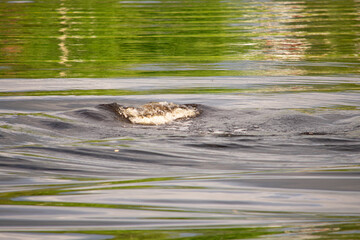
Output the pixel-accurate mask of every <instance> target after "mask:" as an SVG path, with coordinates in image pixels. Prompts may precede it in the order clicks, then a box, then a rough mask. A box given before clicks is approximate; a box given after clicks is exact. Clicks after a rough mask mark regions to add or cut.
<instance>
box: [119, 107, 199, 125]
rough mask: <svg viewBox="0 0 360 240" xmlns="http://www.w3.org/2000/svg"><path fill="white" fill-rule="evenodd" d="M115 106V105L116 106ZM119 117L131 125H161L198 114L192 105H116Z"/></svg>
mask: <svg viewBox="0 0 360 240" xmlns="http://www.w3.org/2000/svg"><path fill="white" fill-rule="evenodd" d="M116 105H117V104H116ZM116 110H117V112H118V113H119V115H120V116H121V117H123V118H125V119H127V120H129V121H130V122H131V123H134V124H142V125H161V124H167V123H171V122H172V121H174V120H178V119H188V118H193V117H196V116H198V115H199V114H200V111H199V109H198V108H197V107H196V105H194V104H184V105H179V104H175V103H168V102H150V103H147V104H144V105H142V106H139V107H125V106H121V105H117V109H116Z"/></svg>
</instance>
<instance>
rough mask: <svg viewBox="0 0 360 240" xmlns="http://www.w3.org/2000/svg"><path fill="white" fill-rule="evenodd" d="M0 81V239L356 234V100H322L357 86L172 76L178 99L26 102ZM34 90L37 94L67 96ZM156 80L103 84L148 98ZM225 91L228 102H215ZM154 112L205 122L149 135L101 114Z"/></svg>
mask: <svg viewBox="0 0 360 240" xmlns="http://www.w3.org/2000/svg"><path fill="white" fill-rule="evenodd" d="M1 81H2V83H3V84H2V86H4V87H6V88H7V90H8V91H7V96H3V97H2V98H1V99H0V101H1V104H0V105H1V109H0V112H1V113H0V123H1V125H0V127H1V128H0V134H1V135H0V136H1V137H0V143H1V152H0V155H1V158H0V165H1V191H2V193H1V204H2V205H1V211H0V212H1V215H0V218H1V221H0V222H1V226H0V229H1V230H2V231H6V232H4V233H2V236H4V237H5V238H9V237H14V238H15V239H27V238H29V239H32V238H33V237H34V238H36V239H42V238H47V237H48V236H52V238H54V239H57V238H59V239H63V238H65V239H108V238H113V237H117V238H119V239H123V238H125V239H127V238H130V236H131V237H137V238H139V239H151V238H155V239H167V238H174V237H175V238H181V237H188V238H190V239H192V238H194V239H198V238H199V237H204V238H205V239H206V238H207V237H209V236H219V237H224V238H225V239H233V238H240V239H241V238H249V237H253V238H256V237H260V238H270V239H271V238H272V237H274V238H276V236H278V234H280V236H284V237H285V238H286V237H287V236H288V234H290V235H291V236H292V237H293V238H295V239H297V238H302V237H306V236H314V237H315V236H318V237H324V238H325V239H328V237H329V236H333V235H332V234H337V235H336V238H337V237H339V236H341V237H344V238H345V237H349V236H350V237H351V236H358V233H357V232H353V231H355V230H356V229H358V227H359V220H358V219H359V216H360V205H359V201H358V199H359V197H360V196H359V191H360V189H359V182H360V179H359V163H360V162H359V156H360V150H359V149H360V112H359V107H360V106H359V103H360V95H359V93H358V91H357V90H349V91H345V90H343V91H338V90H336V91H324V92H321V90H320V89H326V88H329V87H328V83H327V82H330V81H333V84H334V83H335V82H336V84H337V85H341V84H345V83H346V84H349V86H353V85H354V86H356V81H357V79H356V78H344V77H343V78H341V81H339V79H335V78H331V77H327V78H325V77H322V78H321V77H319V78H318V79H316V78H313V77H298V78H296V77H291V78H286V77H279V78H278V79H277V82H276V81H275V80H274V79H273V78H267V77H261V78H259V77H247V78H241V77H237V78H235V77H232V78H222V79H215V81H214V79H212V80H209V79H206V78H184V79H182V78H177V79H176V78H175V79H172V80H170V79H169V80H168V86H167V87H168V88H169V89H173V90H176V89H178V90H179V89H180V90H181V89H183V90H182V91H184V93H182V94H174V93H169V94H164V93H163V94H151V93H147V94H140V95H136V94H135V95H123V96H112V95H111V94H110V95H99V96H92V95H88V96H86V95H83V94H80V95H78V96H77V95H76V91H74V92H73V94H74V95H72V96H71V95H58V96H47V95H46V94H45V95H41V94H39V95H38V96H26V95H31V92H29V91H31V89H27V90H28V91H27V92H26V91H25V92H14V91H13V90H15V89H16V88H17V86H16V85H15V86H14V87H11V84H10V80H6V79H4V80H1ZM20 81H21V80H20ZM37 81H38V82H39V83H41V84H40V86H41V85H42V86H43V89H39V92H44V91H45V90H48V89H49V88H50V89H55V88H57V89H56V91H63V92H64V93H66V90H62V89H61V87H60V86H57V83H56V81H54V84H53V85H52V84H51V81H50V80H49V79H44V80H41V79H38V80H37ZM81 81H82V82H84V83H86V81H87V80H85V79H82V80H81ZM91 81H92V80H91V79H90V80H89V84H90V82H91ZM132 81H133V80H132ZM163 81H165V80H164V79H157V78H154V79H151V78H147V79H137V80H136V82H137V84H138V85H137V86H136V85H134V83H131V84H129V85H128V83H127V80H126V79H103V80H102V82H103V83H104V84H107V83H108V84H110V83H111V84H113V83H115V82H117V84H118V85H117V86H120V85H121V86H122V87H123V88H124V89H128V90H129V91H134V92H138V91H141V89H143V86H144V85H147V84H148V85H149V86H152V87H148V89H147V91H150V92H151V91H154V92H153V93H156V92H157V91H158V89H160V88H159V86H161V84H162V82H163ZM220 82H221V84H223V85H224V86H227V90H226V91H228V90H229V89H232V90H234V91H233V92H231V91H230V92H228V93H227V92H226V91H225V90H224V89H223V90H224V91H223V90H222V91H220V92H219V93H213V92H212V91H213V90H214V88H209V87H210V86H214V85H216V84H220ZM261 82H262V83H261ZM268 82H273V83H274V85H269V84H268ZM291 82H302V85H301V86H297V85H293V87H292V88H296V89H298V88H300V90H299V91H295V92H294V91H289V84H290V83H291ZM307 82H308V84H306V83H307ZM310 82H311V83H310ZM179 83H180V85H179ZM194 83H196V84H197V87H198V89H201V91H200V94H199V93H198V94H196V93H194V92H192V91H193V90H191V88H190V87H191V86H193V84H194ZM89 84H88V85H89ZM187 84H189V85H188V86H186V85H187ZM211 84H212V85H211ZM351 84H353V85H351ZM314 85H318V86H317V91H313V89H311V86H314ZM326 86H327V87H326ZM334 86H335V84H334ZM236 89H237V90H236ZM244 89H246V92H244V91H243V90H244ZM269 89H270V90H269ZM306 89H309V91H306ZM103 91H104V92H103V93H104V94H106V91H107V90H106V89H103ZM186 91H189V92H187V93H186ZM206 91H208V92H206ZM11 93H13V95H14V96H11ZM9 95H10V96H9ZM21 95H23V96H21ZM150 101H172V102H175V103H179V104H193V103H197V104H198V105H197V107H198V108H199V110H200V111H201V112H202V113H201V115H200V116H198V117H196V118H192V119H186V120H179V121H176V122H173V123H171V124H165V125H158V126H145V125H136V124H131V123H129V122H128V121H125V120H124V119H121V118H119V116H118V114H117V113H116V112H115V111H113V109H111V108H104V105H103V104H109V103H113V102H117V103H119V104H122V105H125V106H129V105H131V106H140V105H142V104H144V103H147V102H150ZM249 227H250V228H249ZM131 229H132V230H133V231H130V230H131ZM186 229H187V230H186ZM344 229H350V230H349V231H350V232H349V233H348V232H346V231H345V230H344ZM29 230H31V231H35V233H28V234H27V233H24V232H23V231H29ZM18 231H21V233H20V232H19V233H17V232H18ZM37 231H38V233H36V232H37ZM40 231H41V232H43V231H46V232H47V233H46V234H45V233H39V232H40ZM56 233H59V234H60V233H61V235H57V234H56ZM34 234H35V235H34ZM36 234H37V235H36ZM47 234H50V235H47ZM265 236H266V237H265Z"/></svg>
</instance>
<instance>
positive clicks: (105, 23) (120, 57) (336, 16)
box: [0, 0, 360, 78]
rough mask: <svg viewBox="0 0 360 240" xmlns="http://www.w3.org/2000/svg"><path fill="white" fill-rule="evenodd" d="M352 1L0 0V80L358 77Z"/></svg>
mask: <svg viewBox="0 0 360 240" xmlns="http://www.w3.org/2000/svg"><path fill="white" fill-rule="evenodd" d="M359 10H360V6H359V3H358V2H357V1H356V0H342V1H340V0H335V1H330V2H328V1H327V2H326V4H323V2H319V1H311V0H306V1H301V2H299V1H261V2H257V1H245V0H243V1H232V0H229V1H220V0H210V1H195V0H180V1H175V2H174V1H170V2H169V1H118V0H109V1H106V2H104V1H100V0H89V1H83V0H76V1H69V0H60V1H55V0H52V1H46V3H43V2H39V1H34V2H31V1H29V2H28V3H26V2H25V3H17V4H15V3H11V1H9V2H7V1H1V2H0V77H5V78H19V77H21V78H45V77H129V76H160V75H164V76H223V75H289V74H290V75H316V74H359V73H360V61H359V60H360V57H359V52H360V51H359V50H360V38H359V32H360V24H359V23H360V19H359V18H358V15H359Z"/></svg>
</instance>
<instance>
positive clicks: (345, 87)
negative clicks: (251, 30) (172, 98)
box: [0, 83, 360, 96]
mask: <svg viewBox="0 0 360 240" xmlns="http://www.w3.org/2000/svg"><path fill="white" fill-rule="evenodd" d="M359 90H360V84H356V83H338V84H297V85H288V84H282V85H270V86H257V87H254V88H249V89H236V88H206V87H201V88H174V89H153V90H125V89H91V90H82V89H73V90H58V91H29V92H26V91H25V92H0V96H57V95H76V96H81V95H110V96H120V95H149V94H221V93H303V92H342V91H359Z"/></svg>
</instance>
